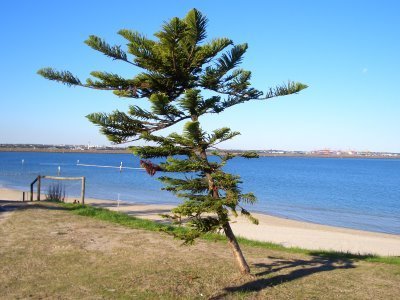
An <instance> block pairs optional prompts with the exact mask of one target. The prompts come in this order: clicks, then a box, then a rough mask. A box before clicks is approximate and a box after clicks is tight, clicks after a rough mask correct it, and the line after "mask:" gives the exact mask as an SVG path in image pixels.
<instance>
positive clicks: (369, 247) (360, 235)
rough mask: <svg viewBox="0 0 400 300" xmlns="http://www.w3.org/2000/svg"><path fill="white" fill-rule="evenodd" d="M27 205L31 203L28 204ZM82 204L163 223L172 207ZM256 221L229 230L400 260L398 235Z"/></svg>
mask: <svg viewBox="0 0 400 300" xmlns="http://www.w3.org/2000/svg"><path fill="white" fill-rule="evenodd" d="M0 200H4V201H6V200H10V201H21V200H22V191H20V190H14V189H8V188H0ZM72 201H73V198H72V199H66V202H72ZM27 203H31V202H30V201H27ZM85 204H89V205H93V206H95V207H102V208H106V209H110V210H114V211H120V212H123V213H127V214H128V215H132V216H135V217H139V218H145V219H149V220H153V221H162V220H163V219H162V218H161V217H160V216H159V214H163V213H168V212H169V211H170V209H171V208H173V207H174V206H173V205H161V204H139V203H129V202H123V201H120V202H119V204H118V201H115V200H102V199H93V198H86V199H85ZM253 215H254V216H255V217H256V218H258V219H259V225H254V224H252V223H251V222H249V221H248V220H247V219H246V218H244V217H241V216H239V217H238V218H234V217H233V218H232V220H231V226H232V229H233V231H234V233H235V234H236V235H237V236H240V237H244V238H248V239H251V240H257V241H263V242H272V243H276V244H281V245H283V246H285V247H300V248H305V249H310V250H331V251H332V250H333V251H340V252H351V253H354V254H376V255H382V256H400V235H396V234H387V233H379V232H371V231H363V230H356V229H349V228H342V227H334V226H328V225H321V224H315V223H309V222H304V221H296V220H291V219H286V218H281V217H276V216H272V215H267V214H261V213H253Z"/></svg>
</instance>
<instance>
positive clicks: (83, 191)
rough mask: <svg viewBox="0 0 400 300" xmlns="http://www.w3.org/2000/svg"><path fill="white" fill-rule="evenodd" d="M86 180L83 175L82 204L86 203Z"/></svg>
mask: <svg viewBox="0 0 400 300" xmlns="http://www.w3.org/2000/svg"><path fill="white" fill-rule="evenodd" d="M85 181H86V178H85V177H82V190H81V197H82V199H81V202H82V205H83V204H85Z"/></svg>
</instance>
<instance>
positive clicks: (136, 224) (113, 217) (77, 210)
mask: <svg viewBox="0 0 400 300" xmlns="http://www.w3.org/2000/svg"><path fill="white" fill-rule="evenodd" d="M46 202H47V201H46ZM51 202H52V203H56V204H57V205H60V206H61V207H63V208H64V209H65V210H66V211H69V212H71V213H73V214H75V215H79V216H86V217H90V218H94V219H98V220H103V221H107V222H111V223H114V224H119V225H122V226H125V227H129V228H134V229H143V230H149V231H158V232H160V231H162V232H166V233H170V234H173V233H179V232H182V231H184V230H185V228H184V227H178V226H173V225H170V224H163V223H160V222H156V221H151V220H147V219H141V218H136V217H133V216H129V215H127V214H125V213H121V212H116V211H112V210H109V209H105V208H98V207H93V206H90V205H79V204H71V203H63V202H56V201H51ZM202 239H203V240H206V241H213V242H216V241H217V242H224V241H226V238H225V236H223V235H220V234H217V233H214V234H205V235H203V236H202ZM238 241H239V243H240V244H241V245H245V246H249V247H258V248H264V249H270V250H278V251H284V252H288V253H298V254H305V255H310V256H319V257H324V258H327V259H352V260H362V261H368V262H378V263H385V264H392V265H400V256H378V255H373V254H366V255H364V254H353V253H349V252H338V251H325V250H308V249H303V248H299V247H284V246H282V245H280V244H275V243H271V242H262V241H255V240H250V239H247V238H243V237H238Z"/></svg>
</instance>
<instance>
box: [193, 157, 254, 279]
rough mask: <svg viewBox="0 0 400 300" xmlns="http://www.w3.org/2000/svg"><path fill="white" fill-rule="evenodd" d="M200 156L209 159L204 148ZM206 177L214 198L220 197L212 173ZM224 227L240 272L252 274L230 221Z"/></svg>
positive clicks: (220, 216)
mask: <svg viewBox="0 0 400 300" xmlns="http://www.w3.org/2000/svg"><path fill="white" fill-rule="evenodd" d="M200 156H201V157H202V158H203V159H205V160H207V161H208V159H207V153H206V152H205V151H204V150H203V151H201V153H200ZM206 177H207V179H208V184H209V189H210V191H213V197H214V198H219V194H218V189H216V188H215V185H214V180H213V178H212V177H211V174H210V173H206ZM222 214H225V213H222V212H221V215H220V214H218V217H219V218H224V215H222ZM224 219H225V218H224ZM223 229H224V233H225V236H226V237H227V239H228V244H229V246H230V247H231V250H232V253H233V256H234V257H235V260H236V264H237V266H238V267H239V270H240V273H242V274H244V275H245V274H250V267H249V265H248V264H247V262H246V259H245V258H244V255H243V252H242V250H241V249H240V246H239V243H238V241H237V239H236V236H235V234H234V233H233V231H232V228H231V225H230V224H229V222H228V221H227V222H226V223H225V224H224V225H223Z"/></svg>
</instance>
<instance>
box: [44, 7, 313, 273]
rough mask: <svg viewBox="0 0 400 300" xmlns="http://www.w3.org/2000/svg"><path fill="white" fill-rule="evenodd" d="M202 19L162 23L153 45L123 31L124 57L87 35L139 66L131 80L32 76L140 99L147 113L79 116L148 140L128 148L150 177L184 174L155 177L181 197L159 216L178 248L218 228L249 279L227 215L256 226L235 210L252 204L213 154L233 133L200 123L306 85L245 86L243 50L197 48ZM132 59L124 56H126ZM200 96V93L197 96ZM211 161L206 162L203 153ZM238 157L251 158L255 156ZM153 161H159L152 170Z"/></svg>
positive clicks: (116, 51) (112, 50)
mask: <svg viewBox="0 0 400 300" xmlns="http://www.w3.org/2000/svg"><path fill="white" fill-rule="evenodd" d="M206 25H207V19H206V17H205V16H203V15H202V14H201V13H200V12H199V11H198V10H196V9H192V10H191V11H189V12H188V14H187V15H186V16H185V17H184V18H182V19H180V18H177V17H175V18H173V19H171V20H170V21H169V22H166V23H164V25H163V26H162V29H161V30H160V31H159V32H157V33H155V39H149V38H147V37H145V36H144V35H142V34H140V33H138V32H136V31H131V30H127V29H122V30H120V31H119V32H118V33H119V34H120V35H121V36H122V37H124V38H125V39H126V40H127V42H128V43H127V49H128V51H127V52H125V51H123V50H122V49H121V47H120V46H111V45H109V44H108V43H106V42H105V41H104V40H103V39H101V38H99V37H97V36H90V37H89V38H88V39H87V40H86V41H85V43H86V44H87V45H88V46H90V47H91V48H93V49H95V50H97V51H99V52H101V53H103V54H105V55H106V56H108V57H110V58H112V59H114V60H120V61H124V62H126V63H128V64H131V65H132V66H135V67H139V68H141V69H142V70H143V72H141V73H139V74H137V75H136V76H135V77H133V78H132V79H126V78H123V77H121V76H119V75H117V74H113V73H107V72H97V71H96V72H92V73H91V75H92V77H93V78H89V79H87V80H86V82H85V83H83V82H81V81H80V80H79V79H78V78H77V77H76V76H74V75H73V74H72V73H70V72H68V71H56V70H54V69H52V68H44V69H41V70H39V71H38V74H40V75H42V76H43V77H45V78H47V79H50V80H55V81H59V82H61V83H64V84H67V85H69V86H82V87H87V88H93V89H99V90H111V91H113V93H114V94H115V95H117V96H119V97H125V98H133V99H136V98H146V99H148V101H149V102H150V104H151V108H150V109H149V110H146V109H143V108H141V107H139V106H136V105H132V106H130V108H129V111H128V112H127V113H124V112H120V111H114V112H112V113H109V114H108V113H93V114H90V115H88V116H87V118H88V119H89V120H90V121H91V122H92V123H94V124H96V125H98V126H99V127H100V130H101V132H102V133H103V134H105V135H106V136H107V137H108V139H109V140H110V141H112V142H114V143H125V142H130V141H134V140H139V139H140V140H144V141H146V142H151V143H150V144H151V145H152V146H150V145H146V146H135V147H132V149H133V152H134V153H135V154H136V155H138V156H140V157H141V159H142V160H141V164H142V166H143V167H144V168H145V169H146V170H147V172H148V173H149V174H150V175H154V174H155V173H156V172H166V173H182V174H185V176H162V177H159V179H160V180H161V181H162V182H163V183H164V184H165V188H164V189H165V190H168V191H171V192H173V193H174V194H175V195H176V196H178V197H180V198H182V199H183V202H182V204H181V205H179V206H177V207H176V208H174V209H173V210H172V211H171V214H169V215H166V216H165V217H168V218H170V219H171V220H173V221H174V222H175V223H181V222H182V220H184V221H185V224H186V226H187V228H188V229H189V230H188V231H186V232H185V233H182V234H179V236H178V237H179V238H181V239H183V240H184V241H185V243H192V242H193V241H194V240H195V239H196V238H197V237H199V236H201V235H203V234H205V233H208V232H216V231H220V230H222V231H223V232H224V233H225V235H226V237H227V240H228V243H229V245H230V246H231V248H232V251H233V254H234V257H235V259H236V262H237V264H238V266H239V269H240V271H241V272H242V273H249V272H250V269H249V266H248V264H247V262H246V260H245V258H244V256H243V254H242V251H241V249H240V246H239V244H238V242H237V240H236V237H235V235H234V233H233V231H232V229H231V226H230V224H229V221H230V217H231V215H233V216H237V215H238V211H239V212H240V213H241V214H242V215H244V216H246V217H248V218H249V219H250V220H251V221H252V222H253V223H255V224H257V223H258V221H257V220H256V219H255V218H254V217H253V216H252V215H251V214H250V212H249V211H247V210H246V209H245V208H244V207H243V206H242V204H243V203H246V204H252V203H254V202H255V201H256V197H255V196H254V194H253V193H242V191H241V189H240V187H239V185H240V183H241V181H240V177H239V176H237V175H233V174H229V173H227V172H225V171H224V170H223V166H224V165H225V164H226V163H227V162H228V161H229V160H230V159H232V158H234V157H235V156H236V155H233V154H230V153H223V152H221V151H218V149H217V148H216V146H217V145H218V144H220V143H222V142H224V141H227V140H230V139H232V138H233V137H235V136H237V135H238V134H239V133H238V132H235V131H231V130H230V129H229V128H227V127H224V128H220V129H216V130H214V131H213V132H211V133H206V132H205V131H204V130H203V129H202V128H201V125H200V117H201V116H203V115H206V114H220V113H222V112H223V111H225V110H226V109H228V108H230V107H232V106H235V105H237V104H241V103H244V102H247V101H250V100H267V99H270V98H273V97H277V96H284V95H289V94H294V93H297V92H299V91H301V90H303V89H304V88H306V87H307V86H306V85H304V84H301V83H297V82H291V81H289V82H288V83H287V84H283V85H281V86H277V87H275V88H270V89H269V90H268V91H267V92H266V93H263V92H262V91H259V90H257V89H255V88H253V87H251V86H250V77H251V72H249V71H246V70H243V69H240V68H238V65H239V64H240V63H241V61H242V58H243V55H244V54H245V52H246V50H247V44H240V45H236V44H234V43H233V42H232V41H231V40H230V39H228V38H216V39H213V40H211V41H208V42H205V39H206ZM127 53H129V54H130V55H132V56H133V59H129V58H128V54H127ZM204 91H208V92H207V95H210V96H207V97H205V96H203V95H202V93H203V94H204ZM183 121H185V122H186V123H185V124H184V128H183V132H182V133H181V134H178V133H172V134H169V135H167V136H165V135H164V136H162V135H156V134H155V133H156V132H158V131H160V130H162V129H165V128H168V127H171V126H173V125H175V124H178V123H180V122H183ZM210 150H214V151H213V152H212V154H213V155H214V156H216V157H217V160H216V161H215V160H214V159H213V160H212V161H210V160H209V157H208V155H209V153H210V152H209V151H210ZM240 156H242V157H246V158H256V157H257V154H256V153H243V154H241V155H240ZM153 158H164V161H163V162H162V163H160V164H159V165H156V164H154V163H152V162H151V160H150V159H153Z"/></svg>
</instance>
